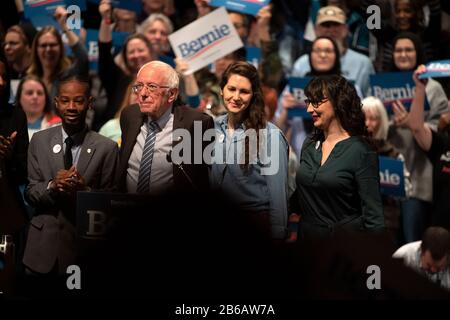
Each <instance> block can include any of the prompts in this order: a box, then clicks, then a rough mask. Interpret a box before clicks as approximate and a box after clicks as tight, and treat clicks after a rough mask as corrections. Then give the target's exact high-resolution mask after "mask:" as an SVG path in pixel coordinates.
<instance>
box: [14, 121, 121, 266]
mask: <svg viewBox="0 0 450 320" xmlns="http://www.w3.org/2000/svg"><path fill="white" fill-rule="evenodd" d="M55 145H59V146H60V147H61V148H60V150H58V152H55V150H57V149H54V146H55ZM62 146H63V141H62V132H61V126H57V127H52V128H49V129H47V130H43V131H39V132H37V133H35V134H34V135H33V138H32V139H31V142H30V147H29V150H28V179H29V185H28V187H27V189H26V191H25V194H26V197H27V200H28V201H29V203H30V204H31V205H32V206H33V207H35V208H36V214H37V215H36V216H35V217H34V218H33V219H32V220H31V226H30V229H29V233H28V239H27V244H26V248H25V254H24V258H23V262H24V264H25V265H26V266H27V267H29V268H30V269H32V270H33V271H36V272H39V273H48V272H50V271H51V270H52V268H53V266H54V264H55V261H56V259H58V267H59V271H60V272H62V273H65V271H66V267H67V266H68V265H70V264H72V263H73V262H74V260H75V258H76V255H77V238H76V232H75V226H74V224H75V207H76V204H75V203H74V201H75V199H73V198H69V197H67V196H64V195H61V194H60V193H59V192H56V191H55V190H52V189H48V188H47V187H48V184H49V182H50V180H52V179H53V178H55V176H56V173H57V172H58V171H59V170H60V169H63V168H64V160H63V157H64V156H63V154H64V152H63V148H62ZM117 155H118V150H117V144H116V143H115V142H114V141H112V140H110V139H108V138H105V137H103V136H101V135H99V134H98V133H96V132H93V131H88V132H87V133H86V136H85V137H84V140H83V143H82V145H81V153H80V158H79V160H78V163H77V171H78V172H79V173H80V174H81V175H82V176H83V177H84V179H85V181H86V184H87V186H88V187H90V188H92V189H97V190H104V189H111V188H112V186H113V177H114V172H115V169H116V164H117Z"/></svg>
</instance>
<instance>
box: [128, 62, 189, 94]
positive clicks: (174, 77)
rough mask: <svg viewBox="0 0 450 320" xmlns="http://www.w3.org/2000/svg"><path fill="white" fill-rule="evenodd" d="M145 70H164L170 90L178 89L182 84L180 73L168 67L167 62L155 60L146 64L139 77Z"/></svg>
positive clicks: (140, 70)
mask: <svg viewBox="0 0 450 320" xmlns="http://www.w3.org/2000/svg"><path fill="white" fill-rule="evenodd" d="M145 68H151V69H153V70H156V69H162V71H163V73H164V75H165V79H166V81H167V85H168V86H169V87H170V88H176V89H178V86H179V83H180V77H179V76H178V73H177V72H176V71H175V69H174V68H172V67H171V66H170V65H168V64H167V63H165V62H162V61H159V60H154V61H150V62H147V63H146V64H144V65H143V66H142V67H141V68H140V69H139V71H138V73H137V77H139V74H140V73H141V72H142V70H144V69H145Z"/></svg>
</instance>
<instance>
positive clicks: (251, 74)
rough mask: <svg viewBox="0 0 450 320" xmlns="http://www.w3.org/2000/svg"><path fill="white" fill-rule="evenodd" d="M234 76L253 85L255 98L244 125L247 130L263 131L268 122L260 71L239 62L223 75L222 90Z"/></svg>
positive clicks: (251, 102)
mask: <svg viewBox="0 0 450 320" xmlns="http://www.w3.org/2000/svg"><path fill="white" fill-rule="evenodd" d="M233 74H237V75H240V76H242V77H245V78H247V79H248V80H249V81H250V83H251V84H252V92H253V96H252V99H251V100H250V103H249V106H248V107H247V109H245V110H244V114H243V117H242V119H243V123H244V125H245V127H246V128H247V129H250V128H251V129H255V130H259V129H263V128H265V127H266V124H267V121H266V117H265V114H264V97H263V94H262V89H261V81H260V79H259V74H258V70H256V68H255V67H254V66H253V65H252V64H250V63H248V62H244V61H238V62H234V63H232V64H230V65H229V66H228V68H227V69H226V70H225V72H224V73H223V75H222V79H221V80H220V88H221V89H222V91H223V89H224V88H225V85H226V84H227V83H228V80H229V79H230V77H231V76H232V75H233Z"/></svg>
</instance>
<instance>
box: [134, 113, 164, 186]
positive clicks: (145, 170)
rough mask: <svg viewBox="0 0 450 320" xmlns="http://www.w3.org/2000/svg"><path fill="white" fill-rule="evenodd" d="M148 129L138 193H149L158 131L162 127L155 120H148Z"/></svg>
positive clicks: (140, 169)
mask: <svg viewBox="0 0 450 320" xmlns="http://www.w3.org/2000/svg"><path fill="white" fill-rule="evenodd" d="M147 131H148V132H147V137H146V138H145V145H144V151H143V152H142V159H141V166H140V168H139V179H138V185H137V192H138V193H148V192H149V191H150V173H151V169H152V161H153V151H154V148H155V141H156V133H158V132H159V131H161V128H160V127H159V126H158V124H157V123H156V122H155V121H151V122H150V121H149V122H147Z"/></svg>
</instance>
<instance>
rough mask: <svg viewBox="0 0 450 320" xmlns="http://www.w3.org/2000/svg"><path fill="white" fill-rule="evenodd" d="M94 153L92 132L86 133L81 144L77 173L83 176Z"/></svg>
mask: <svg viewBox="0 0 450 320" xmlns="http://www.w3.org/2000/svg"><path fill="white" fill-rule="evenodd" d="M94 153H95V140H94V139H92V132H91V131H88V132H87V133H86V136H85V137H84V140H83V143H82V144H81V151H80V158H79V159H78V164H77V171H78V172H79V173H80V174H81V175H82V176H84V174H85V171H86V168H87V165H88V164H89V162H90V161H91V159H92V156H93V155H94Z"/></svg>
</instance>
